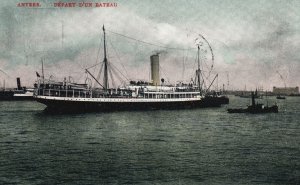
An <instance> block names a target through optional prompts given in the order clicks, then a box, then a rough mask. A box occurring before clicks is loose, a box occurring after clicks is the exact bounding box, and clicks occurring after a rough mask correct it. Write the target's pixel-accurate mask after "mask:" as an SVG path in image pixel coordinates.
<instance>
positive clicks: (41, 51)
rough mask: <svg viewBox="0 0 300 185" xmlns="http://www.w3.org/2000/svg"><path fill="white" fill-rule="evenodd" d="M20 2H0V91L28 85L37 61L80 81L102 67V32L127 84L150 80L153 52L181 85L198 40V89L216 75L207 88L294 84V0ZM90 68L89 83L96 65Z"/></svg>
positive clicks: (297, 38) (299, 21)
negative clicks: (88, 4) (202, 80)
mask: <svg viewBox="0 0 300 185" xmlns="http://www.w3.org/2000/svg"><path fill="white" fill-rule="evenodd" d="M20 2H21V3H22V2H23V3H24V2H29V1H26V0H23V1H19V0H18V1H8V0H7V1H1V4H0V40H1V42H0V70H1V71H0V87H1V86H3V85H4V83H5V85H6V86H7V87H8V86H10V87H15V86H16V83H15V78H16V77H21V81H22V83H23V84H22V85H25V86H32V84H33V83H34V81H35V80H36V71H37V72H39V73H41V60H43V61H44V70H45V78H50V76H51V78H54V79H57V80H62V79H63V78H64V77H69V76H72V79H73V80H74V81H77V82H85V79H86V74H85V69H86V68H89V67H90V66H93V65H94V64H97V63H101V62H102V61H103V32H102V26H103V25H105V28H106V33H107V34H106V36H107V46H108V48H107V49H108V59H109V62H110V63H111V64H112V65H113V66H115V67H116V68H117V69H118V71H120V72H121V75H120V76H126V78H128V79H129V80H149V78H150V77H149V74H150V55H152V54H155V53H159V56H160V65H161V71H160V74H161V77H163V78H165V79H167V81H168V82H170V83H176V82H178V81H184V82H189V81H190V79H191V78H192V77H193V76H194V74H195V67H196V65H195V61H196V56H197V49H196V48H197V44H199V43H201V50H200V51H201V52H200V55H201V67H203V68H202V70H203V72H204V73H206V74H205V75H204V76H205V78H206V80H207V83H208V84H209V81H212V79H213V77H214V76H215V75H216V74H218V80H217V81H216V82H215V84H214V88H220V87H222V85H223V84H224V87H225V88H226V89H241V90H244V89H245V88H246V89H247V90H254V89H255V88H263V89H264V90H271V89H272V87H273V86H277V87H284V86H285V85H286V86H291V87H295V86H299V85H300V84H299V83H300V75H299V72H300V52H299V51H300V13H299V11H298V10H299V9H300V1H298V0H295V1H293V0H288V1H282V0H279V1H277V0H190V1H184V0H172V1H171V0H165V1H161V0H142V1H141V0H122V1H121V0H120V1H108V2H112V3H117V7H106V8H104V7H102V8H100V7H98V8H97V7H94V6H93V7H91V8H90V7H74V8H70V7H69V8H66V7H65V8H58V7H54V3H56V2H75V3H79V2H83V1H76V0H74V1H50V0H37V1H34V2H39V3H40V4H41V7H38V8H30V7H18V6H17V4H18V3H20ZM30 2H32V1H30ZM84 2H92V3H97V2H101V1H96V0H91V1H84ZM116 33H118V34H116ZM199 34H200V35H202V36H204V37H205V38H206V40H207V41H208V42H209V44H210V45H211V48H212V50H213V55H214V61H213V60H212V56H211V55H212V54H211V52H210V49H209V47H208V44H207V43H206V42H205V41H204V40H203V39H202V38H201V37H200V36H199ZM120 35H123V36H120ZM124 36H126V37H124ZM129 38H134V39H136V40H133V39H129ZM196 39H198V41H199V40H201V41H199V42H198V41H195V40H196ZM137 40H139V41H142V42H138V41H137ZM211 66H213V68H211ZM90 70H91V72H92V73H93V74H94V75H95V76H97V74H98V71H100V65H98V66H96V67H94V68H91V69H90ZM211 70H212V71H211ZM4 81H5V82H4Z"/></svg>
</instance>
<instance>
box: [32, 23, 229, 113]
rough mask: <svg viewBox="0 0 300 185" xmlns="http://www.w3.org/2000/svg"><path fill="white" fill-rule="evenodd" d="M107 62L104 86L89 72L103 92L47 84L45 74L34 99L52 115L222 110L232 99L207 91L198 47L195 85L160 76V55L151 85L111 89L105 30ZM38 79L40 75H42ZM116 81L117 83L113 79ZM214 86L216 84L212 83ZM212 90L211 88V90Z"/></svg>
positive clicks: (154, 63) (133, 84)
mask: <svg viewBox="0 0 300 185" xmlns="http://www.w3.org/2000/svg"><path fill="white" fill-rule="evenodd" d="M103 33H104V34H103V35H104V36H103V37H104V59H103V63H102V66H101V69H100V73H99V74H101V73H102V69H103V82H102V83H100V80H99V78H96V77H95V76H94V75H93V74H92V73H91V72H90V71H89V70H88V69H86V73H87V74H89V75H90V76H91V77H92V78H93V79H94V81H95V82H96V83H97V84H98V85H99V86H101V88H91V87H90V86H89V85H88V84H86V83H84V84H79V83H74V82H70V81H67V80H66V78H65V79H64V80H63V81H61V82H58V81H54V80H50V79H49V80H45V78H44V74H42V77H41V78H39V80H38V82H37V83H36V84H35V91H34V98H35V99H36V100H37V101H38V102H40V103H43V104H45V105H46V106H47V109H48V110H50V111H59V112H65V111H71V112H74V111H79V112H83V111H84V112H85V111H88V112H90V111H118V110H153V109H184V108H200V107H218V106H221V105H222V104H226V103H228V101H229V100H228V98H227V97H225V96H219V95H218V94H217V93H214V94H209V91H208V89H209V88H208V89H206V90H204V89H203V88H202V87H203V83H204V82H203V80H202V79H201V69H200V60H199V54H200V46H199V45H198V53H197V61H198V69H197V70H196V73H195V80H194V82H191V83H186V84H185V83H179V84H176V85H170V84H167V83H166V82H165V80H164V79H163V78H161V79H160V76H159V55H158V54H154V55H152V56H151V57H150V61H151V82H147V81H130V82H129V84H127V85H123V86H119V87H117V88H110V87H109V81H108V80H109V77H110V78H112V74H111V73H112V71H113V69H110V67H112V65H111V64H110V62H108V60H107V54H106V52H107V51H106V37H105V29H104V26H103ZM37 74H38V73H37ZM38 77H40V75H39V74H38ZM112 80H113V79H112ZM212 83H213V82H212ZM210 86H211V85H210ZM210 86H209V87H210Z"/></svg>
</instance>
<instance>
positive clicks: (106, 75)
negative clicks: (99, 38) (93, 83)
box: [102, 25, 109, 90]
mask: <svg viewBox="0 0 300 185" xmlns="http://www.w3.org/2000/svg"><path fill="white" fill-rule="evenodd" d="M102 29H103V35H104V61H103V62H104V78H103V85H104V89H105V90H107V89H108V88H109V86H108V71H107V57H106V40H105V28H104V25H103V28H102Z"/></svg>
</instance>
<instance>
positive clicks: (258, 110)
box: [227, 92, 278, 114]
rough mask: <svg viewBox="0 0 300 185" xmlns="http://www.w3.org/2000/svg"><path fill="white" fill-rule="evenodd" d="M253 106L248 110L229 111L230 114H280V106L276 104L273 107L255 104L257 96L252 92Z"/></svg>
mask: <svg viewBox="0 0 300 185" xmlns="http://www.w3.org/2000/svg"><path fill="white" fill-rule="evenodd" d="M251 95H252V97H251V98H252V104H251V105H249V106H248V107H247V108H245V109H243V108H239V109H227V111H228V113H251V114H262V113H278V106H277V105H276V104H275V105H273V106H271V107H269V106H265V105H264V104H260V103H256V102H255V95H254V93H253V92H252V93H251Z"/></svg>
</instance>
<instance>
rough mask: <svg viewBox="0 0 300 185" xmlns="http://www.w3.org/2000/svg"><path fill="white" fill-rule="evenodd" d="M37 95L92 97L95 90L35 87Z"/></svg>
mask: <svg viewBox="0 0 300 185" xmlns="http://www.w3.org/2000/svg"><path fill="white" fill-rule="evenodd" d="M34 95H36V96H51V97H72V98H91V97H93V92H92V91H89V90H75V89H45V88H38V89H35V91H34Z"/></svg>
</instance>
